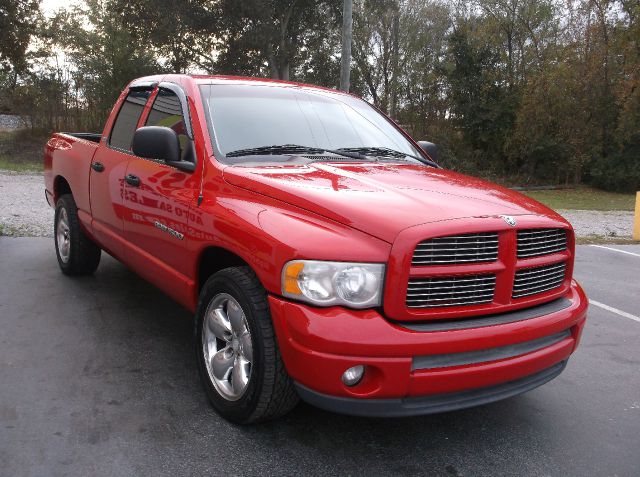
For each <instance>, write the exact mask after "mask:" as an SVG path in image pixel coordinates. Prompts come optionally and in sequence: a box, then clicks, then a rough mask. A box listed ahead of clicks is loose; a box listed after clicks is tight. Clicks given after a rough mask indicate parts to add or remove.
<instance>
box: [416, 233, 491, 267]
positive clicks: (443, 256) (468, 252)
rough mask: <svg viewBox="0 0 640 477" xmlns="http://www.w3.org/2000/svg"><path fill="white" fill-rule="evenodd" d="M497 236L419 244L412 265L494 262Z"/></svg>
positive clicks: (453, 237)
mask: <svg viewBox="0 0 640 477" xmlns="http://www.w3.org/2000/svg"><path fill="white" fill-rule="evenodd" d="M497 259H498V234H497V233H484V232H483V233H476V234H466V235H450V236H448V237H436V238H432V239H429V240H425V241H423V242H420V243H419V244H418V245H417V247H416V249H415V250H414V252H413V260H412V261H411V264H412V265H414V266H415V265H446V264H451V263H468V262H495V261H496V260H497Z"/></svg>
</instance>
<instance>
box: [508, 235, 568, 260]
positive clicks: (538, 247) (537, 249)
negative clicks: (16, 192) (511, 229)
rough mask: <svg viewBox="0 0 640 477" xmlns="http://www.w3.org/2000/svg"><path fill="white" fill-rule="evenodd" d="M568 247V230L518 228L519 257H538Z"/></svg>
mask: <svg viewBox="0 0 640 477" xmlns="http://www.w3.org/2000/svg"><path fill="white" fill-rule="evenodd" d="M566 249H567V232H566V231H565V230H563V229H526V230H518V258H526V257H536V256H538V255H547V254H549V253H556V252H561V251H563V250H566Z"/></svg>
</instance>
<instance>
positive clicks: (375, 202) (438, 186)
mask: <svg viewBox="0 0 640 477" xmlns="http://www.w3.org/2000/svg"><path fill="white" fill-rule="evenodd" d="M224 179H225V180H226V181H227V182H228V183H230V184H232V185H235V186H237V187H242V188H244V189H248V190H251V191H254V192H257V193H259V194H263V195H266V196H269V197H272V198H274V199H277V200H281V201H284V202H287V203H289V204H291V205H294V206H297V207H301V208H303V209H306V210H309V211H311V212H314V213H316V214H320V215H322V216H324V217H327V218H329V219H332V220H335V221H337V222H340V223H342V224H345V225H348V226H350V227H353V228H355V229H358V230H360V231H362V232H365V233H368V234H369V235H372V236H374V237H377V238H380V239H382V240H385V241H387V242H389V243H392V242H393V241H394V239H395V237H396V236H397V235H398V233H399V232H400V231H401V230H403V229H405V228H407V227H412V226H414V225H419V224H425V223H429V222H437V221H442V220H449V219H456V218H464V217H485V216H497V215H525V214H536V215H546V216H549V217H551V218H554V219H556V220H563V219H562V218H561V217H560V216H559V215H557V214H556V213H555V212H553V211H552V210H550V209H548V208H547V207H545V206H543V205H542V204H540V203H539V202H536V201H535V200H533V199H530V198H528V197H526V196H524V195H522V194H519V193H517V192H514V191H512V190H510V189H506V188H504V187H500V186H498V185H495V184H492V183H490V182H486V181H483V180H480V179H476V178H473V177H469V176H465V175H463V174H458V173H456V172H452V171H447V170H444V169H435V168H431V167H424V166H421V165H414V164H395V163H394V164H389V163H386V164H385V163H366V164H351V163H349V164H346V163H345V164H336V163H319V162H315V163H310V164H304V165H293V164H287V165H268V166H267V165H265V166H255V165H254V166H250V167H247V166H229V167H226V168H225V169H224Z"/></svg>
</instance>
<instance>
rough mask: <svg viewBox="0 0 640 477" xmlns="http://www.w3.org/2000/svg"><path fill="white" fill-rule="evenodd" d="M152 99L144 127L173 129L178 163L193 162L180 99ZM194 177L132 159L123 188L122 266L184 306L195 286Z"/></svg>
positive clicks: (165, 94) (166, 94)
mask: <svg viewBox="0 0 640 477" xmlns="http://www.w3.org/2000/svg"><path fill="white" fill-rule="evenodd" d="M152 101H153V104H152V107H151V109H150V111H149V115H148V117H147V119H146V122H145V126H164V127H170V128H171V129H173V130H174V131H176V133H177V134H178V137H179V139H180V146H181V152H182V157H183V160H192V161H195V157H193V144H192V140H191V138H190V137H189V135H188V132H187V131H186V129H185V119H184V118H185V114H184V112H183V109H182V108H183V105H182V104H181V101H180V98H179V97H178V96H177V95H176V93H175V92H173V91H170V90H167V89H165V88H162V87H160V88H159V89H158V91H157V94H156V96H155V98H154V99H152ZM186 117H188V116H186ZM196 175H197V174H192V173H189V172H182V171H179V170H177V169H176V168H175V167H172V166H169V165H167V164H166V163H164V161H160V160H152V159H143V158H139V157H134V158H132V159H131V160H130V161H129V163H128V167H127V173H126V180H125V184H124V191H125V193H124V199H125V200H124V207H125V214H124V236H125V239H126V241H127V247H128V250H127V251H126V252H125V253H126V255H127V263H129V264H130V265H131V266H132V267H134V269H135V270H136V271H137V272H138V273H139V274H140V275H142V276H143V277H144V278H146V279H147V280H149V281H150V282H152V283H154V284H155V285H156V286H158V287H159V288H161V289H163V290H164V291H165V292H166V293H168V294H169V295H171V296H172V297H173V298H175V299H177V300H178V301H180V302H182V303H184V304H189V303H190V299H191V298H190V297H191V291H192V287H193V284H194V281H193V277H191V275H192V274H193V270H191V269H190V268H189V267H190V266H191V265H192V264H193V258H192V257H190V256H189V254H190V253H191V252H190V249H189V244H188V243H187V242H188V234H187V227H188V226H189V215H190V210H191V207H192V205H193V204H195V201H196V198H197V195H198V190H199V186H200V183H199V179H198V178H196Z"/></svg>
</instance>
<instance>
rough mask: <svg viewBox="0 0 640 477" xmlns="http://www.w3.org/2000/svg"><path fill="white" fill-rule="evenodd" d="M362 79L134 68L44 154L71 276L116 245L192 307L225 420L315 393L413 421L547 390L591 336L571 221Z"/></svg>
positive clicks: (314, 398) (320, 400) (115, 251)
mask: <svg viewBox="0 0 640 477" xmlns="http://www.w3.org/2000/svg"><path fill="white" fill-rule="evenodd" d="M435 156H436V154H435V146H434V145H433V144H431V143H427V142H419V143H418V142H415V141H414V140H413V139H411V137H409V135H408V134H407V133H405V132H404V131H403V130H402V129H401V128H399V127H398V126H397V125H396V124H395V123H394V122H393V121H391V120H390V119H389V118H387V117H386V116H385V115H384V114H382V113H381V112H380V111H378V110H377V109H375V108H374V107H372V106H370V105H369V104H368V103H366V102H364V101H362V100H361V99H358V98H356V97H354V96H352V95H349V94H344V93H341V92H337V91H334V90H329V89H323V88H318V87H313V86H308V85H302V84H294V83H286V82H277V81H268V80H255V79H247V78H234V77H220V76H184V75H160V76H151V77H146V78H141V79H138V80H135V81H133V82H132V83H131V84H129V85H128V86H127V88H126V89H125V90H124V91H123V92H122V94H121V96H120V97H119V99H118V101H117V102H116V104H115V106H114V108H113V111H112V113H111V115H110V116H109V119H108V120H107V122H106V125H105V128H104V131H103V133H102V134H67V133H57V134H54V135H53V136H52V137H51V139H50V140H49V141H48V143H47V146H46V150H45V159H44V162H45V186H46V198H47V201H48V202H49V204H50V205H51V206H52V207H54V208H55V224H54V226H55V231H54V232H55V233H54V236H55V250H56V254H57V258H58V263H59V264H60V268H61V269H62V272H63V273H65V274H67V275H82V274H90V273H93V272H94V271H95V270H96V269H97V267H98V263H99V261H100V254H101V251H102V250H104V251H106V252H107V253H108V254H110V255H112V256H113V257H116V258H117V259H118V260H120V261H122V262H123V263H124V264H126V265H127V266H128V267H130V268H131V269H132V270H134V271H135V272H137V273H138V274H139V275H140V276H141V277H143V278H145V279H146V280H148V281H149V282H151V283H153V284H154V285H156V286H157V287H158V288H160V289H161V290H163V291H164V292H165V293H167V294H168V295H170V296H171V297H173V298H174V299H175V300H177V301H178V302H179V303H181V304H182V305H184V306H185V307H187V308H188V309H190V310H192V311H193V312H195V315H196V320H195V326H194V335H195V351H196V355H197V362H198V367H199V371H200V374H201V377H202V381H203V384H204V388H205V390H206V393H207V395H208V397H209V399H210V401H211V403H212V405H213V406H214V407H215V409H216V410H217V411H218V412H219V413H220V414H221V415H223V416H224V417H226V418H227V419H229V420H231V421H234V422H239V423H249V422H255V421H260V420H265V419H269V418H274V417H277V416H281V415H283V414H285V413H286V412H288V411H289V410H291V409H292V408H293V406H295V404H296V403H297V401H298V399H299V398H301V399H303V400H304V401H307V402H309V403H311V404H313V405H316V406H319V407H321V408H325V409H329V410H332V411H336V412H341V413H347V414H355V415H365V416H409V415H417V414H427V413H434V412H442V411H447V410H452V409H460V408H465V407H469V406H474V405H478V404H483V403H488V402H492V401H496V400H499V399H503V398H506V397H510V396H513V395H516V394H519V393H522V392H525V391H528V390H531V389H533V388H535V387H537V386H539V385H541V384H543V383H545V382H547V381H549V380H551V379H552V378H554V377H556V376H557V375H558V374H560V372H561V371H562V370H563V369H564V367H565V365H566V363H567V360H568V358H569V355H570V354H571V353H572V352H573V351H574V350H575V349H576V346H577V345H578V341H579V339H580V334H581V331H582V328H583V326H584V323H585V319H586V311H587V299H586V297H585V295H584V292H583V291H582V289H581V288H580V286H579V285H578V284H577V283H576V282H575V280H573V279H572V272H573V262H574V250H575V245H574V243H575V240H574V234H573V231H572V228H571V226H570V225H569V223H568V222H567V221H566V220H564V219H563V218H562V217H560V216H559V215H558V214H556V213H555V212H553V211H552V210H550V209H548V208H546V207H545V206H543V205H541V204H540V203H538V202H536V201H534V200H532V199H530V198H528V197H525V196H523V195H520V194H518V193H516V192H513V191H511V190H508V189H505V188H502V187H499V186H497V185H494V184H491V183H488V182H485V181H482V180H479V179H474V178H472V177H468V176H465V175H462V174H458V173H455V172H451V171H447V170H445V169H442V168H441V167H439V166H438V164H437V163H436V157H435Z"/></svg>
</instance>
